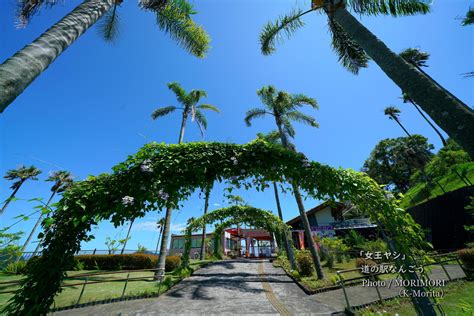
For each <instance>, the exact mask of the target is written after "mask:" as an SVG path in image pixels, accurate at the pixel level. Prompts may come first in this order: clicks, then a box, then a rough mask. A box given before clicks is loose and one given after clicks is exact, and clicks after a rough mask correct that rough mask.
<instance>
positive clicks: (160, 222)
mask: <svg viewBox="0 0 474 316" xmlns="http://www.w3.org/2000/svg"><path fill="white" fill-rule="evenodd" d="M164 225H165V218H164V217H162V218H160V219H159V220H158V221H157V222H156V228H158V230H159V231H158V241H157V242H156V249H155V254H158V248H159V247H160V241H161V236H162V235H163V226H164Z"/></svg>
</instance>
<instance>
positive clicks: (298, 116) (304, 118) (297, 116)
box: [286, 111, 319, 128]
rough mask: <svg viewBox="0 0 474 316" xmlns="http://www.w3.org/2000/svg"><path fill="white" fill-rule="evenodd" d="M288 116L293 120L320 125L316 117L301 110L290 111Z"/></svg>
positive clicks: (314, 125) (313, 125)
mask: <svg viewBox="0 0 474 316" xmlns="http://www.w3.org/2000/svg"><path fill="white" fill-rule="evenodd" d="M286 117H287V118H288V119H289V120H292V121H296V122H299V123H303V124H307V125H310V126H312V127H316V128H318V127H319V124H318V123H317V122H316V119H315V118H314V117H312V116H310V115H306V114H304V113H301V112H300V111H292V112H289V113H287V114H286Z"/></svg>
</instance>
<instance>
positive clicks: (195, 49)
mask: <svg viewBox="0 0 474 316" xmlns="http://www.w3.org/2000/svg"><path fill="white" fill-rule="evenodd" d="M122 1H123V0H88V1H84V2H83V3H82V4H80V5H79V6H77V7H76V8H75V9H74V10H73V11H72V12H71V13H69V14H68V15H66V16H65V17H64V18H63V19H62V20H61V21H59V22H58V23H56V24H55V25H54V26H53V27H51V28H50V29H48V30H47V31H46V32H44V33H43V34H42V35H41V36H40V37H38V38H37V39H36V40H35V41H33V42H32V43H31V44H30V45H27V46H25V47H24V48H22V49H21V50H20V51H18V52H17V53H16V54H15V55H13V56H12V57H11V58H9V59H7V60H6V61H5V62H4V63H3V64H1V65H0V113H2V112H3V111H4V110H5V108H6V107H7V106H8V105H9V104H10V103H11V102H13V100H15V98H16V97H18V96H19V95H20V94H21V93H22V92H23V90H25V89H26V88H27V87H28V85H29V84H30V83H31V82H33V80H34V79H35V78H36V77H38V76H39V75H40V74H41V73H42V72H43V71H44V70H45V69H46V68H48V66H49V65H50V64H51V63H52V62H53V61H54V60H55V59H56V58H57V57H58V56H59V55H60V54H61V53H62V52H63V51H64V50H65V49H66V48H68V47H69V46H71V45H72V43H73V42H74V41H75V40H76V39H77V38H79V36H81V35H82V34H84V33H85V32H86V31H87V30H88V29H89V28H90V27H91V26H92V25H93V24H94V23H96V22H97V21H98V20H99V19H100V18H101V17H103V18H104V20H103V23H102V24H101V25H100V32H101V34H102V35H103V37H104V38H105V39H106V40H112V39H113V38H114V36H115V35H116V34H117V30H118V28H117V26H118V25H117V23H118V21H119V18H118V16H117V14H118V8H117V7H118V6H119V5H120V4H121V3H122ZM58 2H60V1H45V0H22V1H19V3H20V5H19V9H18V20H19V26H21V27H23V26H25V25H26V24H27V23H28V21H29V20H30V18H31V17H32V16H33V15H35V14H36V13H37V12H39V11H40V9H41V8H42V7H43V6H45V5H50V6H52V5H54V4H56V3H58ZM138 3H139V6H140V8H141V9H143V10H145V11H150V12H152V13H153V14H155V15H156V21H157V25H158V27H159V28H160V29H161V30H162V31H164V32H166V33H169V34H170V36H171V37H172V38H173V39H174V40H175V41H176V42H178V44H180V45H181V46H182V47H183V48H184V49H186V50H187V51H189V52H190V53H192V54H193V55H196V56H197V57H204V55H205V53H206V52H207V50H208V49H209V41H210V39H209V36H208V35H207V33H206V32H205V31H204V29H203V28H201V27H200V26H199V25H197V24H196V23H195V22H194V21H193V20H192V18H191V16H192V15H194V14H196V11H194V9H193V7H192V5H191V4H189V3H188V2H187V0H139V1H138Z"/></svg>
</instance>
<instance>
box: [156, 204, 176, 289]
mask: <svg viewBox="0 0 474 316" xmlns="http://www.w3.org/2000/svg"><path fill="white" fill-rule="evenodd" d="M172 213H173V208H172V207H170V206H168V207H167V208H166V215H165V224H164V225H163V236H162V237H161V247H160V255H159V257H158V264H157V271H156V272H155V279H156V280H160V279H161V278H162V277H163V276H164V275H165V265H166V248H167V247H168V238H169V235H170V225H171V214H172Z"/></svg>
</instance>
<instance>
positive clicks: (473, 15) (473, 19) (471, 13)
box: [461, 8, 474, 26]
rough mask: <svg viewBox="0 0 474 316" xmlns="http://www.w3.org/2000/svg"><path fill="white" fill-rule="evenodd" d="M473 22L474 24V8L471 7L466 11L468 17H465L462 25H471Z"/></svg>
mask: <svg viewBox="0 0 474 316" xmlns="http://www.w3.org/2000/svg"><path fill="white" fill-rule="evenodd" d="M471 24H474V9H472V8H469V10H468V11H467V13H466V17H464V19H463V20H462V22H461V25H462V26H466V25H471Z"/></svg>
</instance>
